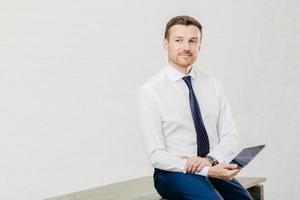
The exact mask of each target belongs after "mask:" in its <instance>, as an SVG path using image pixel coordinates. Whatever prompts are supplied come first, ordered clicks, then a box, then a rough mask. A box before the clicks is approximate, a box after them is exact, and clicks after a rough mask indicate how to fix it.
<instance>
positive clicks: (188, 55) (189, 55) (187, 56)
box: [179, 54, 192, 58]
mask: <svg viewBox="0 0 300 200" xmlns="http://www.w3.org/2000/svg"><path fill="white" fill-rule="evenodd" d="M179 56H181V57H185V58H189V57H191V56H192V55H191V54H179Z"/></svg>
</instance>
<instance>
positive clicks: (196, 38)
mask: <svg viewBox="0 0 300 200" xmlns="http://www.w3.org/2000/svg"><path fill="white" fill-rule="evenodd" d="M175 38H179V39H182V38H183V37H182V36H175ZM198 39H199V38H198V37H192V38H190V40H198Z"/></svg>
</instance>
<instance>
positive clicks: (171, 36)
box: [139, 16, 252, 200]
mask: <svg viewBox="0 0 300 200" xmlns="http://www.w3.org/2000/svg"><path fill="white" fill-rule="evenodd" d="M201 37H202V26H201V24H200V23H199V22H198V21H197V20H196V19H194V18H192V17H189V16H177V17H174V18H172V19H171V20H170V21H169V22H168V23H167V25H166V29H165V37H164V40H163V46H164V48H165V49H166V50H167V52H168V63H167V65H166V66H165V67H164V68H163V69H162V70H161V71H159V72H158V73H157V74H156V75H155V76H153V77H152V78H150V80H148V81H147V82H146V83H145V84H143V86H142V87H141V88H140V91H139V111H140V119H141V125H142V133H143V134H142V135H143V139H144V141H145V144H146V147H147V151H148V153H149V158H150V161H151V164H152V165H153V167H154V168H155V172H154V186H155V188H156V190H157V191H158V193H159V194H160V195H161V196H162V197H163V198H165V199H169V200H176V199H179V200H184V199H191V200H204V199H209V200H215V199H216V200H221V199H225V200H251V199H252V197H251V196H250V194H249V193H248V192H247V190H245V188H243V187H242V186H241V185H240V183H238V181H237V180H235V179H234V176H235V175H236V174H237V173H238V172H239V169H238V168H237V166H236V165H233V164H226V163H224V162H225V160H226V158H228V157H231V156H232V155H233V154H234V153H235V150H236V147H237V132H236V128H235V124H234V120H233V118H232V114H231V111H230V108H229V105H228V102H227V99H226V96H225V94H224V92H223V90H222V87H221V85H220V83H219V82H218V81H217V80H216V79H215V78H212V77H211V76H208V75H205V74H203V73H201V72H199V71H198V70H197V69H195V67H194V66H193V65H192V64H193V63H194V62H195V61H196V59H197V56H198V53H199V51H200V44H201Z"/></svg>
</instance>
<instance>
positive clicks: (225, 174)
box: [208, 163, 240, 180]
mask: <svg viewBox="0 0 300 200" xmlns="http://www.w3.org/2000/svg"><path fill="white" fill-rule="evenodd" d="M239 171H240V169H238V166H237V165H236V164H227V163H221V164H218V165H215V166H213V167H210V168H209V170H208V176H209V177H212V178H219V179H224V180H232V179H233V178H234V177H235V175H237V174H238V173H239Z"/></svg>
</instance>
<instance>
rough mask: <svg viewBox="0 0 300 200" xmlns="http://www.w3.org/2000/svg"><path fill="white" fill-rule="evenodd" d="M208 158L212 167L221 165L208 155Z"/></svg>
mask: <svg viewBox="0 0 300 200" xmlns="http://www.w3.org/2000/svg"><path fill="white" fill-rule="evenodd" d="M206 158H207V160H208V161H209V162H210V163H211V166H215V165H217V164H219V161H218V160H217V159H215V158H214V157H212V156H209V155H207V156H206Z"/></svg>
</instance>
